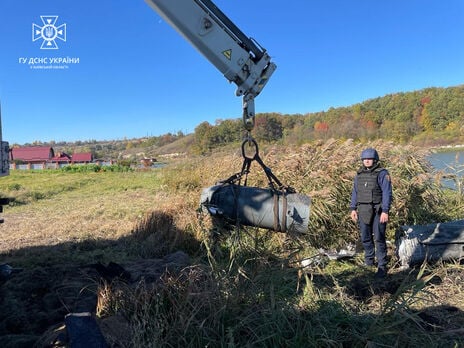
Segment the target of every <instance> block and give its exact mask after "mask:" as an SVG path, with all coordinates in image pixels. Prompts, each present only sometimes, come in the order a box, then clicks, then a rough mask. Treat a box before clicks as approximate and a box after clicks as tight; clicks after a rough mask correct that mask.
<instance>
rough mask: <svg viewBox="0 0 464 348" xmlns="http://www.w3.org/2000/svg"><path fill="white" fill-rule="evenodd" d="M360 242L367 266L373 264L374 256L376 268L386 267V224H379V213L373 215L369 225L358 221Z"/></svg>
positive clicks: (360, 220)
mask: <svg viewBox="0 0 464 348" xmlns="http://www.w3.org/2000/svg"><path fill="white" fill-rule="evenodd" d="M359 229H360V231H361V242H362V244H363V247H364V261H365V263H366V264H367V265H369V264H374V256H376V257H377V265H378V267H386V266H387V242H386V237H385V233H386V230H387V224H386V223H383V224H382V223H380V213H375V214H374V219H373V221H372V223H371V224H366V223H364V222H363V221H362V219H359Z"/></svg>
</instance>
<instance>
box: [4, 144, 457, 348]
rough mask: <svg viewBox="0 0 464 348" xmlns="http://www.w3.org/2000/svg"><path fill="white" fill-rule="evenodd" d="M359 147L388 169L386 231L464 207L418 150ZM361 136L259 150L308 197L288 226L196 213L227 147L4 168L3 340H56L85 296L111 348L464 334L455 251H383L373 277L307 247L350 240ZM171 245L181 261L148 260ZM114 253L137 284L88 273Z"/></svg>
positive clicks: (229, 167) (229, 161) (234, 156)
mask: <svg viewBox="0 0 464 348" xmlns="http://www.w3.org/2000/svg"><path fill="white" fill-rule="evenodd" d="M370 145H374V146H375V147H376V148H377V149H378V150H379V152H380V154H381V156H382V158H384V159H385V161H384V164H385V166H386V167H387V168H388V169H389V171H390V173H391V175H392V180H393V186H394V194H395V201H394V206H393V208H392V212H391V222H390V224H389V226H390V227H389V232H388V234H389V239H390V240H392V241H393V240H394V235H395V230H396V228H397V227H398V226H400V225H402V224H423V223H427V222H432V221H448V220H452V219H457V218H462V213H461V212H462V211H464V210H463V208H464V207H463V200H462V197H460V196H457V195H456V194H453V193H450V192H445V191H442V190H441V189H440V188H439V186H438V185H436V183H435V181H434V180H433V173H431V169H430V168H429V167H428V165H427V163H426V162H425V161H424V156H425V154H426V153H425V152H423V151H421V150H419V149H415V148H412V147H400V146H396V145H394V144H382V143H374V144H370ZM363 146H365V144H364V145H362V144H353V143H351V142H349V141H348V142H340V141H328V142H325V143H319V144H314V145H303V146H301V147H298V148H288V147H287V148H280V147H278V146H273V147H268V148H266V149H265V150H264V151H262V157H263V160H264V162H265V163H266V164H267V165H269V166H270V167H271V168H272V170H273V171H274V173H275V174H276V175H277V176H278V177H279V179H280V180H281V181H283V182H284V183H287V184H290V185H291V186H293V187H294V188H295V189H296V190H297V191H298V192H301V193H305V194H308V195H310V196H311V198H312V207H311V218H310V223H309V228H308V233H307V234H304V235H298V236H292V235H286V234H282V233H274V232H270V231H264V230H260V229H257V228H242V229H240V230H237V229H226V228H225V227H218V226H217V225H214V224H213V221H211V219H210V218H209V217H208V216H205V215H202V214H199V212H198V201H199V195H200V191H201V189H202V188H203V187H207V186H210V185H212V184H214V183H215V182H216V181H217V180H220V179H224V178H227V177H229V176H230V175H231V174H233V173H235V172H238V171H239V170H240V168H241V164H242V163H241V157H240V156H239V155H238V153H232V151H230V152H227V153H221V154H216V156H213V157H199V158H193V159H185V160H183V161H179V162H176V163H172V164H170V165H168V166H166V167H165V168H160V169H156V170H152V171H135V172H60V171H44V172H42V171H36V172H20V171H14V172H12V173H11V175H10V176H9V177H5V178H2V179H1V181H0V194H1V195H2V196H7V197H10V198H11V199H12V203H11V204H10V205H9V206H7V207H5V212H4V214H3V215H4V218H5V223H4V224H3V225H0V231H1V240H0V264H1V263H8V264H9V265H11V266H13V267H15V268H20V269H21V272H18V273H15V274H13V276H12V277H11V278H9V279H8V280H5V281H3V282H2V283H1V285H0V286H1V288H0V293H1V305H0V313H2V319H1V322H0V344H1V346H2V347H8V346H11V347H20V346H24V347H27V346H32V345H33V344H36V345H37V346H53V345H52V344H51V342H52V341H56V340H57V337H58V336H59V333H61V332H63V327H62V323H63V319H64V316H65V315H66V314H67V313H69V312H72V311H76V310H78V309H81V308H83V307H85V308H88V306H89V305H90V306H94V307H93V308H94V312H95V313H96V316H97V318H98V320H99V323H100V327H101V329H102V331H103V332H104V334H105V338H106V339H107V341H108V342H109V343H110V345H112V346H114V347H117V346H118V347H164V346H166V347H178V346H181V345H182V346H185V347H201V346H209V347H224V346H228V347H243V346H250V347H251V346H253V347H278V346H279V347H281V346H287V347H345V346H346V347H366V346H369V347H398V346H408V347H419V346H423V345H427V346H429V347H444V346H447V347H448V346H449V347H453V346H456V347H457V346H463V345H464V340H463V339H462V338H461V336H462V334H463V332H464V331H463V329H462V327H464V312H463V311H464V292H463V291H462V281H463V280H464V272H463V270H464V268H463V266H462V265H461V264H460V263H459V262H458V261H456V262H447V263H439V264H434V265H422V267H417V268H415V269H410V270H402V269H400V268H399V267H398V263H397V260H396V258H395V256H394V250H393V248H392V249H391V250H390V256H391V260H390V271H389V275H388V277H387V278H386V279H385V280H381V281H378V280H375V279H374V277H373V274H374V272H375V269H367V268H364V267H363V266H362V254H358V255H356V256H355V257H354V258H351V259H346V260H344V261H330V260H328V259H327V258H325V257H323V256H321V255H318V253H319V252H318V249H319V248H341V247H344V246H346V245H347V244H349V243H352V244H355V243H356V242H357V240H358V232H357V228H356V226H354V225H353V223H352V222H351V221H350V219H349V214H348V205H349V194H350V190H351V180H352V178H353V176H354V173H355V170H356V169H357V166H358V165H359V160H358V156H359V153H360V151H361V149H362V148H363ZM259 171H260V169H259V167H258V166H256V167H254V165H253V167H252V173H251V174H250V178H249V184H250V185H257V186H266V180H265V176H264V175H263V174H262V173H259ZM175 252H183V253H184V255H188V259H189V261H188V265H183V266H182V267H178V268H176V267H174V269H170V268H169V269H168V268H166V269H165V270H164V271H163V272H162V273H161V274H158V273H156V272H154V270H155V269H156V267H157V265H158V263H157V262H158V260H161V259H166V258H167V257H170V255H173V253H175ZM310 257H312V260H313V261H314V262H313V263H312V264H311V265H310V266H308V267H306V268H303V267H302V266H301V263H300V262H299V261H301V260H302V259H305V258H310ZM110 263H117V264H118V265H120V266H122V267H123V268H124V269H125V270H126V271H128V272H130V273H131V274H132V276H133V277H132V281H127V279H126V281H124V279H121V277H112V278H111V279H108V278H104V279H103V278H102V277H101V274H100V276H99V275H98V273H96V272H95V267H96V265H100V266H101V265H103V266H105V265H109V264H110ZM173 263H175V262H173ZM134 274H138V275H142V277H141V278H140V277H139V278H137V280H136V281H135V280H134ZM119 275H120V274H119ZM150 277H151V278H150ZM154 278H156V279H154ZM150 279H151V280H150ZM55 346H58V345H55Z"/></svg>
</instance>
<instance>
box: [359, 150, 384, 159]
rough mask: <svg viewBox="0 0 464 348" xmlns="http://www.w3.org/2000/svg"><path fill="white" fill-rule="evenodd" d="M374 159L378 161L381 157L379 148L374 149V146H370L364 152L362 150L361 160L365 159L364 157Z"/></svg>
mask: <svg viewBox="0 0 464 348" xmlns="http://www.w3.org/2000/svg"><path fill="white" fill-rule="evenodd" d="M371 158H372V159H373V160H374V161H378V160H379V159H380V158H379V154H378V153H377V150H376V149H374V148H368V149H364V150H363V151H362V152H361V161H362V160H364V159H371Z"/></svg>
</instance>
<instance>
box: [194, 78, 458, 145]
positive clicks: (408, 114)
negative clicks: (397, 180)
mask: <svg viewBox="0 0 464 348" xmlns="http://www.w3.org/2000/svg"><path fill="white" fill-rule="evenodd" d="M252 134H253V136H254V138H255V139H256V140H257V141H264V142H282V143H284V144H301V143H304V142H308V141H311V140H315V139H327V138H341V139H343V138H352V139H355V140H367V139H369V140H374V139H388V140H394V141H397V142H402V143H406V142H415V143H420V144H426V145H440V144H450V143H457V142H460V143H463V142H464V85H461V86H457V87H449V88H426V89H423V90H420V91H414V92H406V93H394V94H389V95H386V96H384V97H379V98H375V99H370V100H367V101H365V102H362V103H359V104H355V105H352V106H349V107H340V108H330V109H329V110H327V111H321V112H317V113H308V114H305V115H283V114H279V113H262V114H257V115H256V121H255V128H254V130H253V133H252ZM243 136H244V134H243V127H242V121H241V120H240V119H235V120H219V121H217V122H216V124H215V125H211V124H209V123H208V122H203V123H201V124H200V125H198V126H197V127H196V128H195V132H194V137H195V141H194V146H193V150H194V151H195V152H196V153H207V152H210V151H211V150H212V149H214V148H217V147H219V146H222V145H225V144H228V143H233V142H239V141H241V140H243Z"/></svg>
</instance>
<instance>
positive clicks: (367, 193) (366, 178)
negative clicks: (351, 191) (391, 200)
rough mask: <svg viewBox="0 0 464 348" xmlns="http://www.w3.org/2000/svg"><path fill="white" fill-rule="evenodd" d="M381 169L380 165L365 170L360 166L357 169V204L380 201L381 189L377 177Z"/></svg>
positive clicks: (377, 202)
mask: <svg viewBox="0 0 464 348" xmlns="http://www.w3.org/2000/svg"><path fill="white" fill-rule="evenodd" d="M382 170H383V168H381V167H374V168H373V169H370V170H366V169H364V168H361V169H360V170H359V171H358V186H357V187H356V190H357V193H358V195H357V200H358V202H357V203H358V204H369V203H370V204H379V203H380V202H382V189H381V188H380V186H379V183H378V181H377V178H378V177H379V173H380V172H381V171H382Z"/></svg>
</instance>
